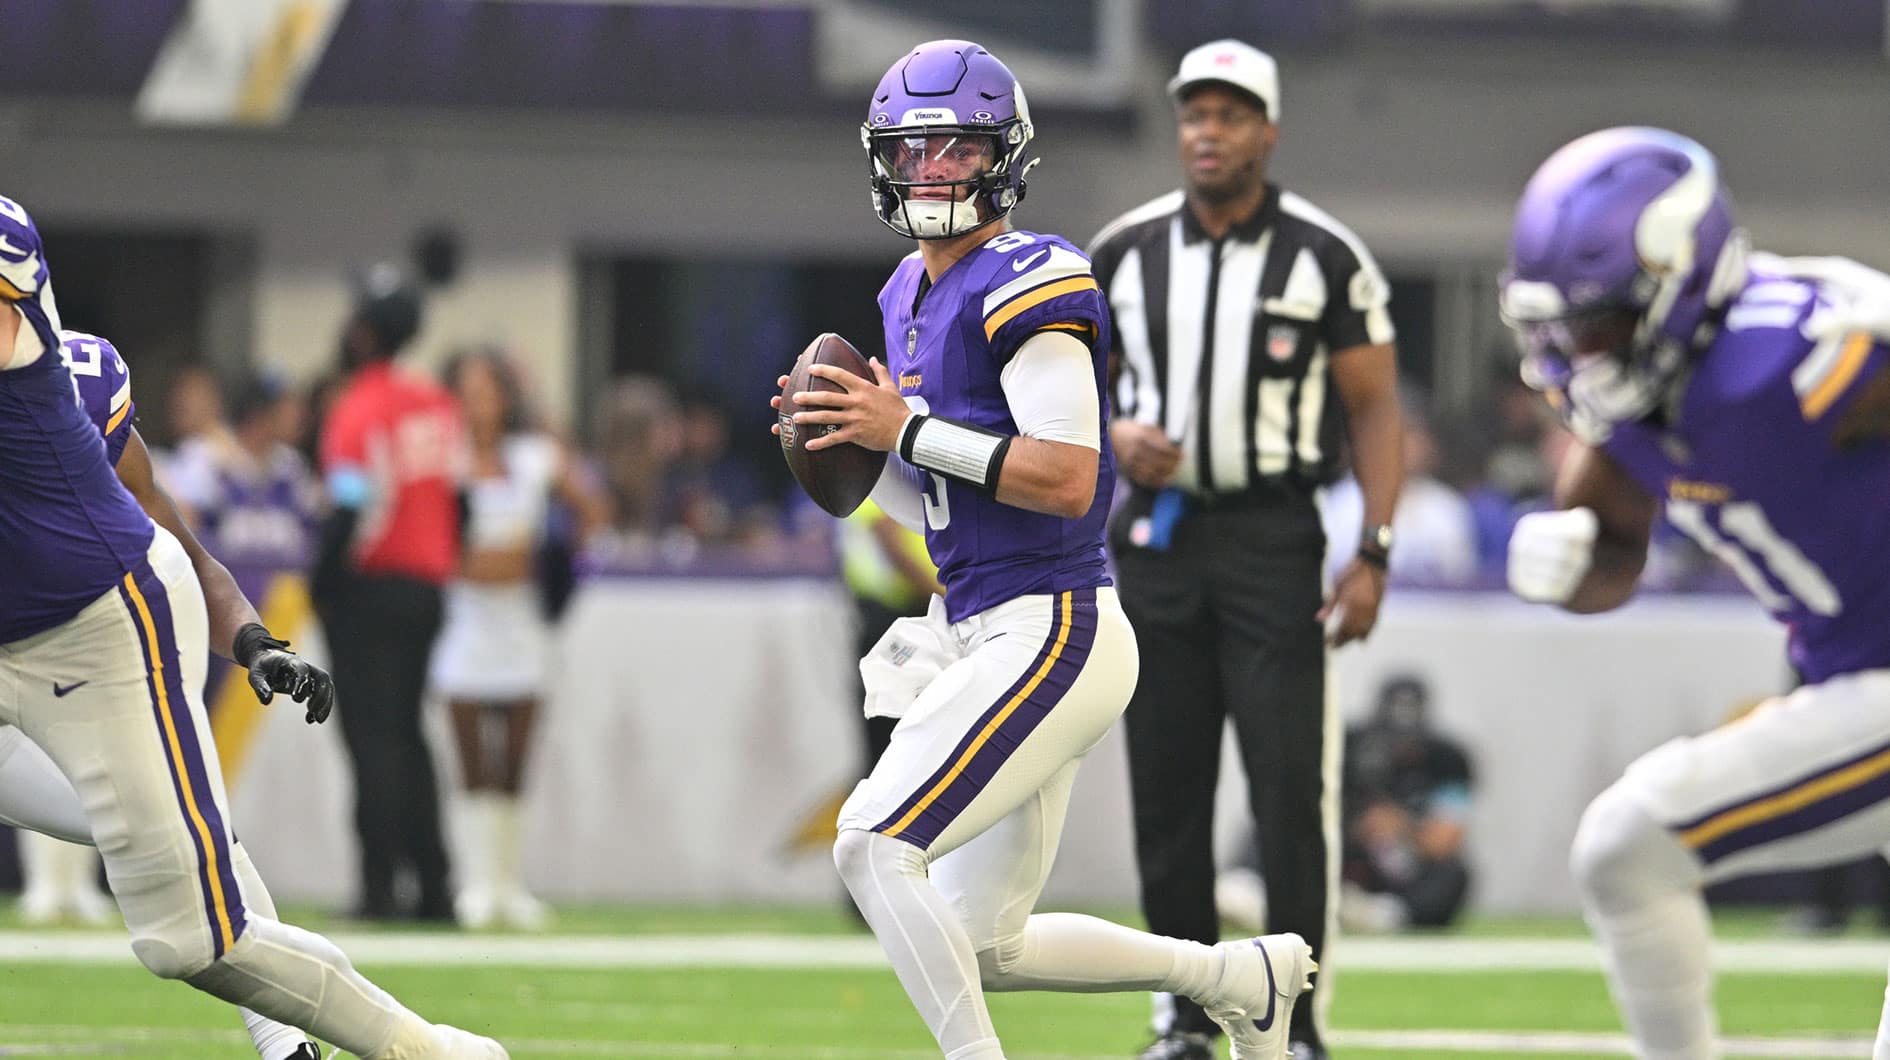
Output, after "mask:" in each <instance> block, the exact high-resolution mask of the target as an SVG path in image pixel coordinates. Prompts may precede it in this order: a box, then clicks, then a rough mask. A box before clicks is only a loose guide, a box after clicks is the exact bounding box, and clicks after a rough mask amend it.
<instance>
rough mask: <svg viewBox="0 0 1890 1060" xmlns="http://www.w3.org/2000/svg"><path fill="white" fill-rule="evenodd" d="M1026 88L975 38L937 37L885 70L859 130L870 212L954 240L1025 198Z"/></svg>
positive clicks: (926, 235)
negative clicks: (980, 45) (867, 182)
mask: <svg viewBox="0 0 1890 1060" xmlns="http://www.w3.org/2000/svg"><path fill="white" fill-rule="evenodd" d="M1034 134H1035V133H1034V130H1033V129H1032V127H1031V124H1030V108H1029V106H1028V105H1026V104H1025V102H1024V89H1023V86H1021V85H1019V84H1018V83H1017V78H1016V77H1014V76H1012V74H1011V71H1010V68H1009V67H1006V66H1005V65H1004V64H1003V63H1001V62H998V60H997V57H996V56H994V55H992V54H991V53H990V52H988V51H985V50H984V49H983V48H981V47H979V46H978V45H976V44H973V43H971V42H970V41H962V40H935V41H929V42H927V43H925V44H921V45H919V46H918V47H916V48H914V49H912V53H911V54H910V55H907V56H904V57H903V58H901V59H900V60H899V61H898V62H896V63H894V64H893V65H892V69H890V70H888V71H886V76H885V77H882V78H880V80H879V87H878V88H876V89H874V90H873V102H872V105H871V106H870V107H868V108H867V112H866V123H865V124H864V125H862V126H861V127H860V143H861V144H862V145H863V146H864V147H865V148H866V155H867V160H868V174H869V181H870V184H871V186H872V191H873V213H874V215H875V216H877V217H878V218H879V219H880V221H881V222H882V223H884V224H885V225H886V227H888V228H891V229H892V230H893V231H895V232H898V233H899V234H900V235H902V236H909V237H911V238H913V239H952V238H955V237H957V236H962V235H964V234H965V233H967V232H971V231H974V230H976V229H979V228H982V227H984V226H985V225H988V224H990V223H991V222H993V221H997V220H999V219H1001V218H1003V217H1004V216H1005V215H1006V214H1009V213H1010V212H1011V210H1012V209H1014V208H1015V207H1016V206H1017V204H1018V203H1020V202H1022V201H1023V200H1024V176H1025V174H1027V173H1028V172H1029V171H1030V167H1031V166H1034V165H1036V163H1037V161H1038V160H1037V159H1033V158H1031V156H1030V155H1031V152H1030V141H1031V137H1032V136H1033V135H1034Z"/></svg>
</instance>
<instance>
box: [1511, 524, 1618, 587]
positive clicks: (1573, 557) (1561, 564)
mask: <svg viewBox="0 0 1890 1060" xmlns="http://www.w3.org/2000/svg"><path fill="white" fill-rule="evenodd" d="M1600 531H1601V520H1600V519H1598V518H1596V516H1595V510H1594V509H1593V508H1570V509H1568V510H1567V511H1559V512H1530V513H1529V514H1528V515H1525V516H1523V517H1522V518H1521V519H1518V520H1516V529H1515V530H1513V531H1511V532H1510V535H1509V590H1510V592H1513V593H1515V594H1516V595H1517V596H1520V597H1522V598H1523V599H1525V600H1528V601H1530V602H1531V603H1537V604H1562V603H1567V602H1568V598H1569V597H1571V596H1573V595H1575V589H1576V587H1577V586H1579V585H1581V583H1582V578H1583V576H1585V575H1586V574H1587V573H1588V567H1589V565H1590V564H1592V563H1593V562H1594V560H1595V536H1596V535H1597V534H1598V533H1600Z"/></svg>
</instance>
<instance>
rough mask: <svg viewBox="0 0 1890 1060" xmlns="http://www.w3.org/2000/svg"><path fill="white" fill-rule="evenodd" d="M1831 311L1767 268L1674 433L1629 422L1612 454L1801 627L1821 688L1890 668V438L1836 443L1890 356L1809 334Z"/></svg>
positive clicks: (1811, 292)
mask: <svg viewBox="0 0 1890 1060" xmlns="http://www.w3.org/2000/svg"><path fill="white" fill-rule="evenodd" d="M1823 304H1824V301H1823V299H1821V298H1820V297H1819V294H1818V289H1817V287H1816V285H1814V284H1813V283H1810V282H1807V281H1805V280H1802V279H1795V278H1787V277H1784V276H1781V275H1777V274H1773V273H1769V272H1765V271H1762V270H1760V269H1758V268H1755V269H1754V271H1753V275H1752V278H1751V279H1750V280H1749V281H1748V283H1747V285H1746V287H1745V289H1744V290H1743V291H1742V292H1741V293H1740V295H1739V297H1738V298H1737V299H1736V300H1735V301H1734V302H1733V304H1732V305H1731V307H1730V308H1729V310H1728V312H1727V314H1726V322H1725V325H1724V327H1723V328H1722V329H1721V331H1720V333H1719V336H1718V338H1717V339H1715V340H1714V342H1713V344H1712V345H1711V346H1710V347H1708V348H1707V350H1706V352H1705V353H1704V354H1702V355H1701V358H1700V361H1699V363H1698V364H1697V365H1696V366H1695V368H1694V370H1693V374H1692V377H1691V378H1690V379H1689V380H1688V382H1687V385H1686V393H1685V395H1684V396H1683V397H1682V399H1681V402H1680V406H1679V411H1678V414H1677V416H1676V421H1675V424H1674V426H1673V429H1671V430H1662V429H1659V428H1655V427H1651V426H1648V425H1645V424H1640V423H1636V424H1629V425H1626V426H1622V427H1620V428H1617V429H1616V431H1615V433H1614V434H1613V436H1612V437H1610V438H1609V439H1608V440H1607V441H1606V442H1605V443H1604V445H1603V448H1604V449H1605V450H1606V452H1607V453H1608V454H1609V455H1610V456H1612V457H1613V458H1614V459H1615V460H1616V461H1618V462H1619V463H1620V464H1621V465H1622V466H1623V467H1624V468H1626V469H1627V470H1628V472H1629V473H1630V474H1632V475H1633V476H1634V478H1635V479H1636V480H1637V481H1639V482H1640V483H1641V485H1642V486H1644V487H1646V488H1647V490H1648V491H1649V492H1651V493H1652V494H1653V495H1654V496H1655V497H1657V498H1659V499H1661V500H1662V501H1663V502H1664V503H1665V506H1666V515H1667V519H1668V521H1669V522H1671V523H1673V524H1674V525H1675V526H1676V527H1678V528H1679V529H1681V530H1682V531H1685V532H1686V533H1687V534H1688V535H1689V536H1691V537H1692V538H1693V539H1694V540H1696V541H1698V542H1699V543H1700V544H1701V545H1702V546H1703V547H1704V548H1706V549H1707V550H1708V551H1709V552H1712V553H1713V554H1715V555H1717V556H1718V557H1719V558H1720V559H1721V560H1723V561H1724V562H1725V563H1726V564H1727V565H1728V566H1729V567H1731V568H1732V570H1733V572H1734V573H1736V574H1737V575H1738V576H1739V578H1740V580H1741V581H1743V582H1744V583H1745V584H1746V587H1747V588H1749V589H1751V590H1752V592H1753V594H1754V595H1755V596H1757V597H1758V598H1759V601H1760V602H1761V603H1762V604H1764V605H1765V607H1766V609H1767V610H1769V611H1771V612H1772V614H1773V615H1774V616H1776V617H1777V618H1778V619H1779V620H1780V621H1782V622H1784V623H1785V624H1786V626H1787V627H1789V629H1790V631H1791V658H1792V663H1793V665H1795V666H1797V667H1798V670H1799V672H1800V673H1801V674H1802V675H1803V676H1804V678H1805V680H1806V681H1808V682H1817V681H1822V680H1825V679H1826V678H1829V677H1832V676H1835V675H1838V674H1844V673H1850V672H1852V671H1856V670H1865V669H1882V668H1887V667H1890V441H1886V440H1884V439H1881V438H1879V439H1874V440H1870V441H1867V442H1863V443H1859V444H1856V445H1853V446H1851V447H1849V448H1847V449H1844V450H1839V449H1838V448H1837V447H1836V446H1834V445H1833V444H1832V441H1831V436H1832V430H1833V426H1834V424H1835V423H1836V422H1837V421H1838V419H1839V418H1840V417H1841V416H1842V415H1843V414H1844V412H1845V410H1846V409H1848V408H1849V407H1850V405H1851V403H1852V402H1853V401H1855V399H1856V396H1857V394H1858V393H1859V391H1860V390H1861V389H1862V386H1863V384H1864V383H1865V382H1866V381H1867V380H1869V379H1870V378H1872V376H1874V375H1875V374H1876V373H1878V372H1882V371H1885V370H1886V352H1885V348H1884V346H1882V345H1879V344H1874V343H1872V342H1871V340H1870V339H1869V338H1868V337H1866V336H1863V335H1853V336H1849V337H1847V338H1843V339H1833V340H1829V341H1826V342H1822V343H1819V342H1814V341H1812V340H1811V339H1809V338H1807V337H1806V335H1805V327H1804V325H1805V322H1806V319H1807V318H1808V317H1809V316H1810V315H1811V314H1812V313H1813V312H1814V311H1817V310H1819V309H1821V307H1822V306H1823Z"/></svg>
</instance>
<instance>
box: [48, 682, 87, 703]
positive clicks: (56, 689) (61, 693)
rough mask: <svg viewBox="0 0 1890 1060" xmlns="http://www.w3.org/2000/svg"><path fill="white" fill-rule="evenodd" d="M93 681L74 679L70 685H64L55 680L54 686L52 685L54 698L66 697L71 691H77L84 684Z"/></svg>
mask: <svg viewBox="0 0 1890 1060" xmlns="http://www.w3.org/2000/svg"><path fill="white" fill-rule="evenodd" d="M91 683H92V682H90V681H74V682H72V683H71V684H69V685H63V686H62V685H60V683H59V682H57V681H54V682H53V686H52V694H53V698H55V699H64V698H66V696H67V695H68V694H69V693H72V692H75V691H77V690H79V689H80V688H83V687H84V686H86V685H89V684H91Z"/></svg>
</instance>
